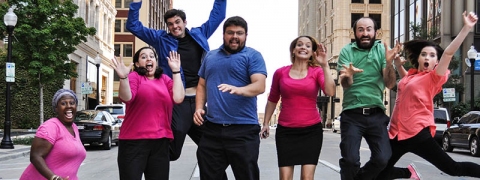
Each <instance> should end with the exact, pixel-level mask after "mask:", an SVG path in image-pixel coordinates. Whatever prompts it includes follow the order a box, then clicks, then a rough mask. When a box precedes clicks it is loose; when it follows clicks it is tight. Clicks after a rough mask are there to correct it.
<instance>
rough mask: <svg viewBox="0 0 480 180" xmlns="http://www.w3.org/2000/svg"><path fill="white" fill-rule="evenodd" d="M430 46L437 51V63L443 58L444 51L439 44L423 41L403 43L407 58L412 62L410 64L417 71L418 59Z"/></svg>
mask: <svg viewBox="0 0 480 180" xmlns="http://www.w3.org/2000/svg"><path fill="white" fill-rule="evenodd" d="M428 46H431V47H433V48H435V50H436V51H437V61H439V60H440V58H442V55H443V51H444V50H443V48H442V47H440V46H439V45H438V44H436V43H434V42H432V41H427V40H421V39H417V40H411V41H408V42H405V43H403V49H404V51H405V53H406V57H407V59H408V60H409V61H410V63H412V65H413V67H415V69H418V65H419V64H418V57H419V56H420V53H421V52H422V49H423V48H425V47H428Z"/></svg>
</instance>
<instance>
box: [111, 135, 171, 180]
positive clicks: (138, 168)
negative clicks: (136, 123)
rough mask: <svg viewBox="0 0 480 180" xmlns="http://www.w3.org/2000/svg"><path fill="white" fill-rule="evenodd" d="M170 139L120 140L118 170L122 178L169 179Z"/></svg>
mask: <svg viewBox="0 0 480 180" xmlns="http://www.w3.org/2000/svg"><path fill="white" fill-rule="evenodd" d="M169 141H170V139H166V138H162V139H145V140H120V141H119V143H118V156H117V163H118V172H119V173H120V179H121V180H122V179H125V180H141V179H142V174H144V175H145V179H146V180H168V176H169V172H170V159H169V156H168V143H169Z"/></svg>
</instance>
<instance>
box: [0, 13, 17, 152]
mask: <svg viewBox="0 0 480 180" xmlns="http://www.w3.org/2000/svg"><path fill="white" fill-rule="evenodd" d="M3 22H5V25H6V26H7V33H8V50H7V64H9V63H11V62H12V33H13V29H14V28H15V25H16V24H17V15H15V13H13V8H9V9H8V12H7V14H5V16H3ZM7 68H8V67H7ZM12 78H13V79H14V78H15V77H6V80H7V89H6V91H7V93H6V102H5V103H6V106H5V108H6V109H5V124H4V126H3V129H4V131H5V132H4V133H3V139H2V143H1V144H0V149H13V148H14V147H13V142H12V139H11V137H10V129H11V125H12V122H11V121H10V109H11V107H10V106H11V105H10V104H11V99H10V98H11V97H10V82H11V81H12Z"/></svg>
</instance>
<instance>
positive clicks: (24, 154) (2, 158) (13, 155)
mask: <svg viewBox="0 0 480 180" xmlns="http://www.w3.org/2000/svg"><path fill="white" fill-rule="evenodd" d="M27 156H28V157H29V156H30V148H28V150H27V151H23V152H17V153H10V154H7V155H4V156H0V161H6V160H10V159H15V158H19V157H27Z"/></svg>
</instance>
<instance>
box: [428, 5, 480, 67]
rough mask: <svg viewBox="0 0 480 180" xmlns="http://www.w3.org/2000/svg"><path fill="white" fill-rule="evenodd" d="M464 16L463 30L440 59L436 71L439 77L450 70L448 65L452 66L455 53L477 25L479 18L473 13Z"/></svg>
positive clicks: (464, 13) (463, 14)
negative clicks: (451, 62)
mask: <svg viewBox="0 0 480 180" xmlns="http://www.w3.org/2000/svg"><path fill="white" fill-rule="evenodd" d="M462 16H463V24H464V25H463V28H462V30H460V32H459V33H458V35H457V37H455V39H453V41H452V42H451V43H450V44H449V45H448V46H447V48H446V49H445V51H444V52H443V55H442V58H441V59H440V62H439V63H438V65H437V68H436V69H435V72H436V73H437V74H438V75H444V74H445V72H446V71H447V69H448V65H449V64H450V61H451V60H452V57H453V54H454V53H455V51H457V50H458V48H459V47H460V45H461V44H462V42H463V40H464V39H465V37H467V34H468V32H470V30H471V29H472V27H473V26H474V25H475V24H476V23H477V20H478V17H477V15H476V14H475V13H473V12H470V13H468V14H467V12H465V11H464V12H463V13H462Z"/></svg>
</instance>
